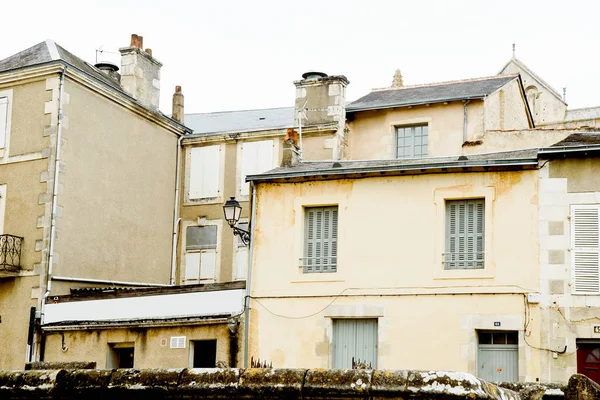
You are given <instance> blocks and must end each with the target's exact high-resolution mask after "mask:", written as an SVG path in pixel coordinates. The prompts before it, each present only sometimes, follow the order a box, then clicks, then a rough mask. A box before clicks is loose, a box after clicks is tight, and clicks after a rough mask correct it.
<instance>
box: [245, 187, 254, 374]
mask: <svg viewBox="0 0 600 400" xmlns="http://www.w3.org/2000/svg"><path fill="white" fill-rule="evenodd" d="M250 186H252V212H251V214H250V251H249V252H248V271H247V274H248V275H247V277H246V297H245V299H244V300H245V301H244V368H248V362H249V358H248V347H249V337H248V335H249V332H250V291H251V289H252V286H251V283H252V255H253V253H254V232H255V231H256V224H255V221H256V185H255V184H254V182H250Z"/></svg>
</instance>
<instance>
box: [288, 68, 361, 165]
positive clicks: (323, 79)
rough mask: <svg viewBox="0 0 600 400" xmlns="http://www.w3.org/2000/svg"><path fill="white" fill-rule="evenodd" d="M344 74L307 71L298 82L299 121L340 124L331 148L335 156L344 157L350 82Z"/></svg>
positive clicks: (298, 122) (297, 110)
mask: <svg viewBox="0 0 600 400" xmlns="http://www.w3.org/2000/svg"><path fill="white" fill-rule="evenodd" d="M348 83H349V82H348V78H346V77H345V76H344V75H336V76H328V75H327V74H325V73H323V72H315V71H312V72H306V73H304V74H302V80H300V81H296V82H294V85H296V103H295V111H296V113H295V125H296V126H299V125H300V124H302V127H303V128H304V127H310V126H311V125H312V126H316V125H329V124H331V125H337V127H336V128H334V129H335V134H334V136H333V137H332V138H331V139H327V140H329V142H328V143H325V145H326V147H327V148H331V149H332V154H331V158H332V159H333V160H341V159H343V158H344V153H345V147H346V142H347V141H346V134H345V128H346V86H347V85H348Z"/></svg>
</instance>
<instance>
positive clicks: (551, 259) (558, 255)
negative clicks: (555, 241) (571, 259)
mask: <svg viewBox="0 0 600 400" xmlns="http://www.w3.org/2000/svg"><path fill="white" fill-rule="evenodd" d="M564 263H565V252H564V250H548V264H564Z"/></svg>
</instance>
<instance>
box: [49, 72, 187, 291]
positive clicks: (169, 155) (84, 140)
mask: <svg viewBox="0 0 600 400" xmlns="http://www.w3.org/2000/svg"><path fill="white" fill-rule="evenodd" d="M65 93H66V98H65V100H68V101H66V102H65V105H64V112H65V119H64V120H63V137H64V143H63V145H64V147H63V154H62V157H61V161H62V164H61V166H62V172H63V173H62V174H61V175H60V182H59V183H60V192H59V197H58V202H59V206H60V207H59V215H58V219H57V236H58V240H57V244H56V252H57V254H58V257H57V258H56V265H55V267H54V274H55V275H57V276H59V275H60V276H73V277H86V278H95V279H111V280H122V281H140V280H143V281H146V282H156V283H168V281H169V274H170V265H171V256H170V254H171V231H172V226H173V203H174V192H175V173H174V171H175V163H176V161H175V157H176V150H177V137H176V136H175V134H173V133H171V132H168V131H166V130H165V129H163V128H160V127H158V126H157V125H155V124H152V123H151V122H149V121H147V120H145V119H143V118H141V117H139V116H137V115H135V114H133V113H132V112H131V111H129V110H127V109H125V108H123V107H121V106H118V105H116V104H115V103H113V102H111V101H109V100H107V99H105V98H103V97H101V96H100V95H98V94H95V93H93V92H91V91H89V90H87V89H85V88H83V87H82V86H80V85H78V84H76V83H73V82H71V81H70V80H67V81H66V84H65ZM140 271H143V276H140Z"/></svg>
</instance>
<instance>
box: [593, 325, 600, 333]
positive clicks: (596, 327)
mask: <svg viewBox="0 0 600 400" xmlns="http://www.w3.org/2000/svg"><path fill="white" fill-rule="evenodd" d="M594 333H600V325H594Z"/></svg>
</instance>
